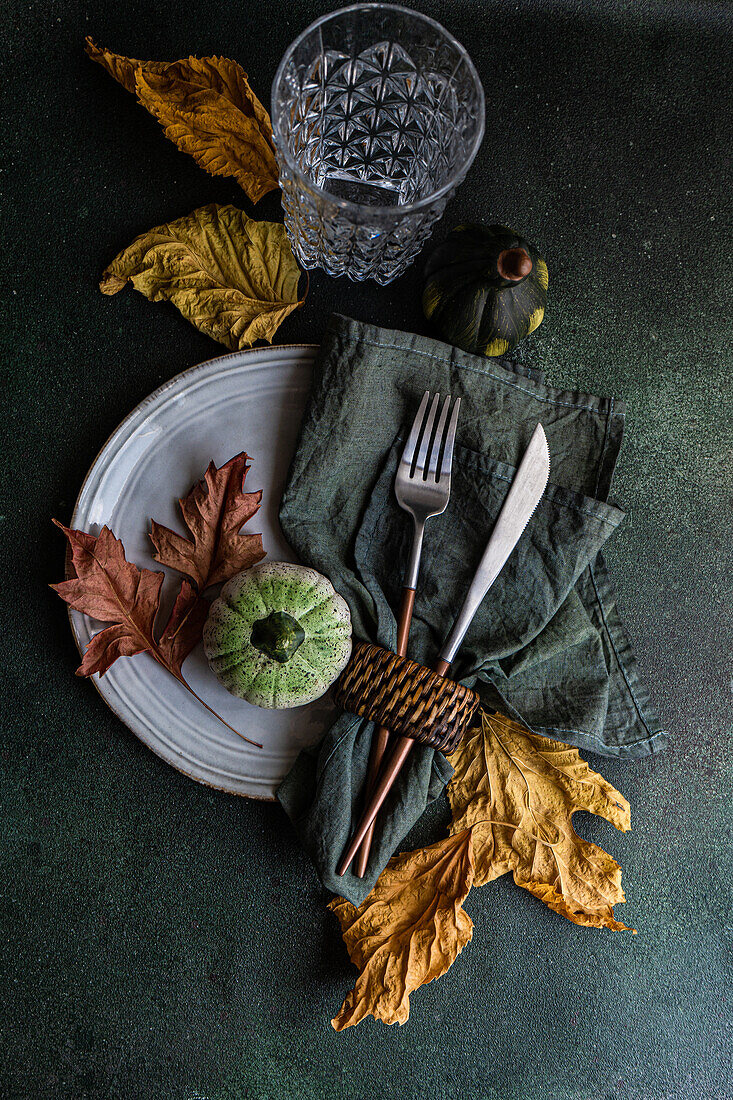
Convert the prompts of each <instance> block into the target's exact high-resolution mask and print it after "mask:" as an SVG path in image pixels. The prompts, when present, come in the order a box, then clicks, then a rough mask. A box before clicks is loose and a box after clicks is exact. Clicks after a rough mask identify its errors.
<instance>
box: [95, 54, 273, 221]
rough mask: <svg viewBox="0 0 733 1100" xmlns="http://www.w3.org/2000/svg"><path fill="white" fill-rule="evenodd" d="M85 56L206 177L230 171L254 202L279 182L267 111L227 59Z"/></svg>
mask: <svg viewBox="0 0 733 1100" xmlns="http://www.w3.org/2000/svg"><path fill="white" fill-rule="evenodd" d="M86 49H87V53H88V54H89V56H90V57H91V58H92V59H93V60H94V61H97V62H98V63H99V64H100V65H102V66H103V67H104V68H105V69H106V70H107V72H108V73H109V74H110V75H111V76H112V77H114V79H115V80H117V81H118V82H119V83H120V84H122V86H123V88H126V89H127V90H128V91H130V92H135V93H136V95H137V97H138V100H139V101H140V103H142V105H143V107H145V108H146V109H147V110H148V111H150V113H151V114H152V115H153V116H154V117H155V118H157V120H158V122H159V123H160V124H161V126H162V127H163V129H164V131H165V134H166V137H168V138H170V140H171V141H172V142H174V144H175V145H177V146H178V148H179V149H181V150H182V152H184V153H189V154H190V155H191V156H192V157H193V158H194V160H195V161H196V163H197V164H199V165H201V167H202V168H204V169H206V171H207V172H209V173H211V175H212V176H233V177H234V179H236V181H237V183H238V184H239V185H240V187H242V189H243V190H244V191H245V192H246V194H247V195H248V196H249V198H250V199H251V200H252V202H257V201H258V200H259V199H261V198H262V196H263V195H266V194H267V192H268V191H273V190H275V189H276V188H277V187H279V183H278V171H277V162H276V160H275V147H274V145H273V140H272V126H271V123H270V116H269V115H268V113H267V111H266V110H265V108H264V107H263V106H262V104H261V103H260V101H259V99H258V98H257V96H256V95H255V94H254V92H253V91H252V89H251V87H250V85H249V81H248V79H247V74H246V73H245V72H244V70H243V69H242V67H241V65H238V64H237V62H236V61H231V60H230V59H229V58H226V57H188V58H184V59H182V60H181V61H171V62H161V61H137V60H136V59H135V58H131V57H123V56H122V55H121V54H115V53H112V52H111V51H110V50H104V49H102V48H101V47H99V46H95V44H94V43H93V42H92V40H91V39H90V38H88V39H87V46H86Z"/></svg>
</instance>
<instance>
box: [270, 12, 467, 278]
mask: <svg viewBox="0 0 733 1100" xmlns="http://www.w3.org/2000/svg"><path fill="white" fill-rule="evenodd" d="M272 108H273V110H272V117H273V128H274V133H275V144H276V147H277V155H278V164H279V168H280V183H281V186H282V193H283V206H284V208H285V225H286V227H287V231H288V235H289V237H290V240H291V243H292V245H293V249H294V251H295V253H296V255H297V257H298V259H299V260H300V262H301V263H302V264H303V265H304V266H305V267H306V268H314V267H322V268H324V270H326V271H327V272H328V273H329V274H330V275H348V276H349V278H351V279H356V280H361V279H367V278H373V279H376V280H377V282H379V283H389V282H391V280H392V279H394V278H396V277H397V276H398V275H400V274H402V272H403V271H404V270H405V268H406V267H407V266H408V265H409V264H410V263H411V262H412V260H413V259H414V258H415V256H416V255H417V253H418V252H419V251H420V249H421V247H422V245H423V244H424V242H425V240H426V238H427V237H428V236H429V234H430V232H431V230H432V227H433V225H434V224H435V222H436V221H437V220H438V219H439V218H440V217H441V215H442V213H443V210H444V209H445V204H446V202H447V201H448V199H449V198H450V197H451V195H452V194H453V191H454V190H455V188H456V187H457V186H458V184H459V183H460V182H461V180H462V179H463V177H464V176H465V174H466V172H467V170H468V168H469V166H470V164H471V162H472V161H473V158H474V156H475V155H476V152H477V150H478V147H479V145H480V142H481V138H482V137H483V128H484V96H483V90H482V88H481V84H480V82H479V80H478V76H477V74H476V70H475V69H474V67H473V65H472V63H471V61H470V59H469V58H468V55H467V54H466V52H465V50H464V49H463V47H462V46H460V45H459V44H458V43H457V42H456V41H455V39H453V38H451V36H450V35H448V34H447V32H446V31H444V30H443V29H442V27H440V26H439V25H438V24H437V23H435V22H433V20H431V19H428V18H426V17H425V16H422V15H420V14H418V13H417V12H411V11H408V10H407V9H406V8H398V7H392V6H390V5H383V4H362V5H357V6H356V7H352V8H345V9H342V10H341V11H340V12H334V13H333V14H331V15H328V16H325V17H324V18H323V19H321V20H319V21H318V22H317V23H314V24H313V25H312V26H311V27H309V28H308V29H307V30H306V31H305V32H304V33H303V34H302V35H301V36H300V38H298V39H296V41H295V42H294V43H293V45H292V46H291V47H290V49H289V50H288V52H287V53H286V55H285V57H284V58H283V61H282V62H281V65H280V68H279V70H278V73H277V76H276V77H275V83H274V85H273V102H272Z"/></svg>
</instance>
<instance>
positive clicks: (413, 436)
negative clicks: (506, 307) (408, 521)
mask: <svg viewBox="0 0 733 1100" xmlns="http://www.w3.org/2000/svg"><path fill="white" fill-rule="evenodd" d="M439 405H440V394H438V393H436V394H435V396H434V397H433V399H432V401H431V400H430V393H429V392H428V391H426V392H425V393H424V394H423V399H422V401H421V402H420V408H419V409H418V410H417V415H416V416H415V420H414V422H413V425H412V430H411V431H410V434H409V436H408V439H407V443H406V444H405V449H404V451H403V452H402V458H401V459H400V464H399V466H398V468H397V476H396V477H395V485H394V489H395V496H396V497H397V503H398V504H399V506H400V508H404V510H405V511H406V512H409V513H410V515H411V516H412V519H413V523H414V525H415V526H414V532H413V537H412V550H411V551H410V558H409V561H408V564H407V570H406V572H405V579H404V583H403V588H402V602H401V605H400V613H399V618H398V620H397V653H398V654H399V655H400V656H401V657H404V656H405V655H406V653H407V639H408V636H409V633H410V623H411V622H412V610H413V607H414V606H415V589H416V588H417V580H418V575H419V572H420V557H421V554H422V544H423V535H424V533H425V523H426V521H427V520H429V519H430V518H431V517H432V516H439V515H440V514H441V512H444V511H445V509H446V508H447V506H448V501H449V499H450V482H451V466H452V463H453V447H454V444H455V441H456V423H457V421H458V412H459V410H460V407H461V399H460V397H459V398H457V399H456V401H455V402H454V403H453V410H452V411H451V397H450V394H449V395H448V396H447V397H446V398H445V400H444V401H443V407H442V409H441V410H440V417H439V419H438V422H437V424H436V422H435V418H436V416H437V414H438V407H439ZM428 406H429V407H428ZM449 413H450V420H449V419H448V414H449ZM388 741H389V730H386V729H384V728H381V729H378V730H377V731H376V733H375V734H374V739H373V741H372V750H371V756H370V758H369V770H368V773H367V784H366V787H367V789H366V795H367V799H368V798H369V795H370V794H371V792H372V789H373V787H374V785H375V783H376V780H377V776H378V775H379V768H380V765H381V763H382V759H383V757H384V754H385V751H386V749H387V744H388ZM373 832H374V824H372V826H371V828H370V829H369V831H368V832H367V834H366V836H365V837H364V840H363V842H362V845H361V848H360V850H359V853H358V855H357V861H356V874H357V875H358V876H359V878H361V877H362V876H363V875H364V872H365V871H366V866H367V862H368V860H369V850H370V847H371V841H372V833H373Z"/></svg>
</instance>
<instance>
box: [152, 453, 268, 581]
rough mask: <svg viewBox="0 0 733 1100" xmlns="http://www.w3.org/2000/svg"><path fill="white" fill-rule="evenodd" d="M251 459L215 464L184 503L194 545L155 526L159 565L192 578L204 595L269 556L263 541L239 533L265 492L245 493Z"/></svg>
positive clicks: (185, 518) (237, 459) (156, 557)
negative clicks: (209, 588) (220, 464)
mask: <svg viewBox="0 0 733 1100" xmlns="http://www.w3.org/2000/svg"><path fill="white" fill-rule="evenodd" d="M248 457H249V456H248V455H246V454H245V453H244V452H242V453H241V454H238V455H235V457H234V458H232V459H230V460H229V462H227V463H225V464H224V466H221V467H219V468H218V469H217V467H216V466H215V465H214V463H213V462H211V463H209V468H208V470H207V471H206V475H205V476H204V478H203V479H202V480H201V481H199V482H197V484H196V485H194V487H193V488H192V489H191V491H190V493H189V494H188V496H185V497H184V498H183V499H182V500H179V502H178V503H179V505H180V507H181V513H182V515H183V520H184V522H185V524H186V527H187V528H188V530H189V531H190V533H191V535H192V536H193V541H191V539H187V538H184V537H183V535H179V534H176V532H175V531H171V530H170V528H168V527H164V526H163V525H162V524H160V523H156V521H155V520H152V521H151V530H150V538H151V540H152V542H153V545H154V546H155V554H154V555H153V557H154V558H155V560H156V561H158V562H160V564H161V565H167V566H169V568H171V569H175V570H177V571H178V572H179V573H183V574H185V576H187V577H190V579H191V580H192V581H193V583H194V585H195V586H196V588H197V589H198V590H199V592H203V591H204V589H205V588H208V587H209V586H210V585H212V584H219V583H221V582H222V581H226V580H229V578H230V577H233V576H234V575H235V574H236V573H240V572H241V571H242V570H243V569H248V568H249V566H250V565H254V564H255V562H258V561H261V559H262V558H264V556H265V552H264V550H263V549H262V536H261V535H242V534H240V533H239V532H240V528H241V527H242V526H243V525H244V524H245V523H246V522H247V520H249V519H251V518H252V516H253V515H254V514H255V512H256V511H257V509H258V508H259V506H260V501H261V500H262V493H261V492H256V493H245V492H243V487H244V480H245V478H246V476H247V471H248V470H249V465H248Z"/></svg>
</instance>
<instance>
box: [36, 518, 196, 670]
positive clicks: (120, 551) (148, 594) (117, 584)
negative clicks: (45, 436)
mask: <svg viewBox="0 0 733 1100" xmlns="http://www.w3.org/2000/svg"><path fill="white" fill-rule="evenodd" d="M54 523H55V524H56V526H57V527H60V528H61V530H62V531H63V532H64V534H65V535H66V537H67V539H68V540H69V545H70V547H71V554H72V566H73V569H74V572H75V573H76V576H75V577H72V578H71V579H70V580H68V581H62V582H61V584H52V585H51V587H52V588H53V589H54V591H56V592H58V594H59V596H61V599H62V600H65V601H66V602H67V603H68V604H70V606H71V607H73V608H74V610H75V611H82V612H83V613H84V614H85V615H89V616H91V618H93V619H99V620H100V622H104V623H111V624H112V625H111V626H108V627H106V628H105V629H104V630H100V631H99V633H98V634H95V635H94V637H93V638H92V640H91V642H90V643H89V645H88V646H87V648H86V652H85V653H84V658H83V660H82V663H81V665H80V666H79V668H78V669H77V675H79V676H92V675H93V674H94V673H95V672H98V673H100V675H103V674H104V673H105V672H106V671H107V669H108V668H109V667H110V665H112V664H113V663H114V661H116V660H117V658H118V657H133V656H134V655H135V654H136V653H145V652H149V653H151V654H152V655H153V656H154V657H155V659H156V660H157V661H159V662H160V664H162V665H165V667H166V668H167V669H168V670H169V671H171V672H173V673H174V675H177V676H179V677H180V675H181V665H182V664H183V662H184V660H185V659H186V657H187V656H188V654H189V653H190V652H191V650H192V649H193V647H194V646H195V645H196V643H197V642H198V641H199V639H200V638H201V632H202V630H203V626H204V622H205V621H206V616H207V613H208V609H209V604H208V602H207V601H206V600H202V599H201V597H200V596H198V595H197V594H196V592H194V590H193V588H191V585H190V584H188V582H187V581H184V582H183V583H182V585H181V590H180V592H179V593H178V597H177V599H176V602H175V604H174V607H173V610H172V612H171V615H170V618H169V620H168V623H167V625H166V627H165V629H164V630H163V634H162V636H161V639H160V643H158V642H156V640H155V635H154V627H155V617H156V615H157V614H158V608H159V607H160V589H161V585H162V584H163V574H162V573H154V572H153V571H152V570H151V569H138V567H137V566H136V565H133V564H132V562H129V561H128V560H127V558H126V557H125V548H124V546H123V545H122V543H121V542H120V540H119V539H117V538H115V536H114V535H113V534H112V532H111V531H110V529H109V528H108V527H103V528H102V530H101V531H100V532H99V536H98V537H95V536H94V535H89V534H87V532H86V531H74V530H72V529H71V528H69V527H64V525H63V524H61V523H59V522H58V521H57V520H54Z"/></svg>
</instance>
